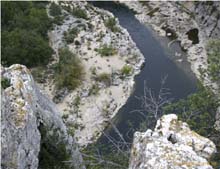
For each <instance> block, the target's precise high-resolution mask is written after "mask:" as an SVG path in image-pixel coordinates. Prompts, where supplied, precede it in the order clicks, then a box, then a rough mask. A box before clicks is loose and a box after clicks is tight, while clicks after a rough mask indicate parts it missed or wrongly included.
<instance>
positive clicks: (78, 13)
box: [64, 6, 88, 20]
mask: <svg viewBox="0 0 220 169" xmlns="http://www.w3.org/2000/svg"><path fill="white" fill-rule="evenodd" d="M64 9H65V10H66V11H67V12H69V13H70V14H72V15H74V16H75V17H77V18H83V19H86V20H87V19H88V16H87V13H86V11H85V10H83V9H80V8H77V7H73V8H72V9H71V8H70V7H69V6H65V7H64Z"/></svg>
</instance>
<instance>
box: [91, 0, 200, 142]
mask: <svg viewBox="0 0 220 169" xmlns="http://www.w3.org/2000/svg"><path fill="white" fill-rule="evenodd" d="M92 3H93V4H94V5H95V6H97V7H100V8H103V9H106V10H108V11H110V12H112V13H113V14H114V16H115V17H116V18H118V20H119V23H120V25H121V26H122V27H124V28H125V29H127V31H128V32H129V34H130V36H131V38H132V39H133V41H134V42H135V43H136V45H137V47H138V48H139V49H140V51H141V53H142V54H143V55H144V57H145V61H146V63H145V66H144V68H143V69H142V71H141V73H140V74H139V75H137V76H136V77H135V89H134V92H133V94H132V95H131V96H130V97H129V99H128V100H127V103H126V104H125V105H124V106H123V107H122V108H121V109H120V110H119V112H118V114H117V115H116V116H115V118H114V119H113V123H114V124H115V125H116V126H117V128H118V129H119V131H120V132H121V133H122V134H123V135H124V137H125V138H127V137H126V133H127V132H128V131H129V127H130V126H129V125H128V121H130V122H131V123H132V124H134V127H138V125H139V123H140V121H141V116H140V115H138V114H137V113H136V114H135V113H130V112H131V111H133V110H135V109H139V108H140V106H141V105H140V101H139V100H138V99H136V97H135V96H142V95H143V88H144V81H146V83H147V86H148V87H149V88H151V89H152V90H153V91H154V92H155V93H156V92H157V91H158V90H159V89H160V85H161V83H160V82H161V79H162V78H163V77H164V76H168V77H167V80H166V84H165V87H167V88H169V89H170V92H171V95H170V97H171V98H173V99H174V100H179V99H182V98H185V97H186V96H187V95H189V94H191V93H193V92H195V91H196V78H195V76H194V75H193V74H192V72H191V70H190V65H189V63H188V62H187V61H186V56H185V53H184V52H183V51H181V48H180V46H179V44H178V43H175V44H173V45H171V48H168V47H167V43H168V42H169V39H168V38H161V37H159V36H157V35H156V34H155V32H153V31H152V30H151V29H150V28H148V27H146V26H145V25H143V24H141V23H140V22H139V21H138V20H137V19H136V18H135V16H134V13H133V12H132V11H130V10H129V9H128V8H126V7H124V6H122V5H118V4H115V3H113V2H92ZM176 52H178V53H180V54H181V57H180V58H177V56H175V53H176ZM180 61H181V62H180ZM171 113H173V112H171ZM105 132H107V133H108V134H110V135H111V136H112V137H114V138H116V139H117V138H118V136H117V134H116V133H115V132H114V130H112V128H111V127H108V128H107V129H106V131H105ZM130 135H133V133H130ZM127 139H128V138H127ZM128 140H129V139H128ZM129 141H131V140H129ZM100 142H101V143H108V140H107V139H106V138H105V136H102V137H101V138H100V139H99V141H98V143H100Z"/></svg>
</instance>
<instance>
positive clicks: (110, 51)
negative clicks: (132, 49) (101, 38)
mask: <svg viewBox="0 0 220 169" xmlns="http://www.w3.org/2000/svg"><path fill="white" fill-rule="evenodd" d="M97 52H98V53H99V54H100V55H101V56H111V55H115V54H116V53H117V52H116V50H115V48H113V47H112V46H111V45H109V46H108V45H107V44H104V45H103V46H101V47H100V48H99V49H97Z"/></svg>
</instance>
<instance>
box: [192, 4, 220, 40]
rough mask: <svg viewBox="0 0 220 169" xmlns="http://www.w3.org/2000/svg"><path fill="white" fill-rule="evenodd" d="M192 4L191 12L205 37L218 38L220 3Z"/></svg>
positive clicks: (219, 31)
mask: <svg viewBox="0 0 220 169" xmlns="http://www.w3.org/2000/svg"><path fill="white" fill-rule="evenodd" d="M194 4H195V7H194V8H193V11H192V12H194V14H195V19H196V21H197V22H198V23H199V24H200V27H201V29H202V30H204V32H205V34H206V35H207V37H210V38H214V39H215V38H217V37H220V3H219V2H217V1H216V2H214V1H209V2H197V3H194Z"/></svg>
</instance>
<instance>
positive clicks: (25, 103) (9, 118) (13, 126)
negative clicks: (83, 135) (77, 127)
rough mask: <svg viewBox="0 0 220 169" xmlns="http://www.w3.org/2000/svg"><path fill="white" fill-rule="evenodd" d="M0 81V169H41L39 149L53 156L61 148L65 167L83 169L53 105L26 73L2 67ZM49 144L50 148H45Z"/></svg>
mask: <svg viewBox="0 0 220 169" xmlns="http://www.w3.org/2000/svg"><path fill="white" fill-rule="evenodd" d="M1 78H2V79H1V82H2V88H3V89H2V93H1V94H2V97H1V112H2V116H1V133H2V139H1V145H2V155H1V167H2V168H3V169H15V168H16V169H37V168H41V166H40V165H39V163H41V160H40V159H39V158H41V159H44V158H45V159H46V157H45V156H42V155H43V154H42V152H41V149H42V147H45V146H46V148H47V150H48V149H50V150H53V152H52V153H54V152H55V151H56V150H57V151H58V149H59V148H60V147H59V146H60V145H63V147H62V148H63V149H62V152H63V151H66V154H68V157H67V158H66V159H67V160H68V161H69V163H68V166H69V167H71V168H84V167H83V166H82V157H81V154H80V153H79V151H78V148H77V145H76V144H75V141H74V139H73V138H72V137H70V136H69V135H68V133H67V129H66V126H65V125H64V123H63V121H62V118H61V117H60V116H59V113H58V111H57V109H56V106H55V104H54V103H53V102H51V101H50V100H49V99H48V98H47V97H45V96H44V95H43V94H42V93H41V92H40V90H39V89H38V87H37V86H36V85H35V82H34V80H33V78H32V76H31V74H30V72H29V70H28V69H27V68H26V67H25V66H22V65H19V64H15V65H12V66H10V67H9V68H4V67H2V68H1ZM3 84H4V85H3ZM42 141H44V142H42ZM51 141H52V143H51V145H53V147H50V148H49V145H50V142H51ZM42 144H46V145H45V146H43V145H42ZM44 151H45V150H44ZM48 152H49V151H48ZM51 155H52V154H51ZM40 156H41V157H40ZM63 165H65V164H63Z"/></svg>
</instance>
